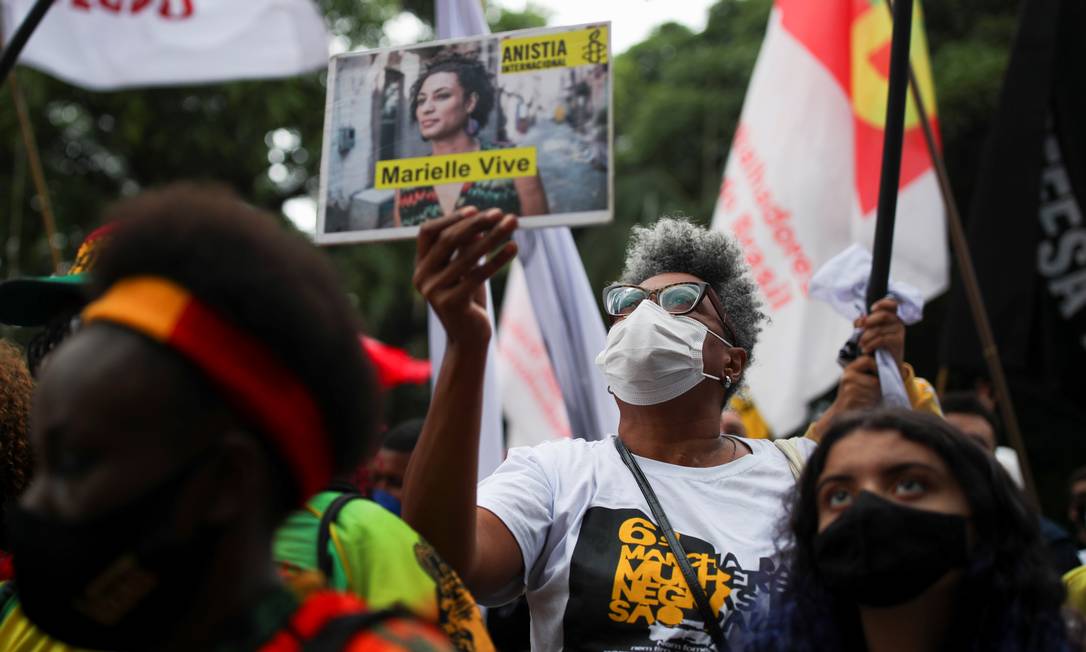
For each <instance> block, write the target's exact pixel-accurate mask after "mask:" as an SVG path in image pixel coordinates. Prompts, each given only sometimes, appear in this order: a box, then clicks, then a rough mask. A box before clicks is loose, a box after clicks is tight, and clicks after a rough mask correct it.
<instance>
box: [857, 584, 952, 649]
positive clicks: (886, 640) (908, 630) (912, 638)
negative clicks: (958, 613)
mask: <svg viewBox="0 0 1086 652" xmlns="http://www.w3.org/2000/svg"><path fill="white" fill-rule="evenodd" d="M944 579H946V578H944ZM953 594H954V592H953V591H952V590H950V588H949V587H947V586H945V585H944V582H942V581H940V582H939V583H938V584H936V585H935V586H933V587H932V588H931V589H929V590H927V591H925V592H924V593H923V594H921V595H920V596H919V597H917V598H914V599H913V600H910V601H909V602H906V603H905V604H902V605H898V606H896V607H885V608H878V609H877V608H874V607H860V623H861V624H862V626H863V632H864V639H866V641H867V649H868V651H869V652H899V651H900V652H934V651H935V650H939V649H941V648H942V647H943V643H944V642H945V638H946V634H947V631H948V629H949V628H950V623H951V618H952V616H953V615H954V600H953Z"/></svg>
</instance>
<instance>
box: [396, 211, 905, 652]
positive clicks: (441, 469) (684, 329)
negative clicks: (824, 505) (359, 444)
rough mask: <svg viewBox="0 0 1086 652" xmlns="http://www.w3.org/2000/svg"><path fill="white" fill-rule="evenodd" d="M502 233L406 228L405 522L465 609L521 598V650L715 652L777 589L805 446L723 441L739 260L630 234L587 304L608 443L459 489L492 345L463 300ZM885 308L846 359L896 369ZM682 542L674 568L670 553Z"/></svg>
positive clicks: (746, 331) (449, 221) (509, 251)
mask: <svg viewBox="0 0 1086 652" xmlns="http://www.w3.org/2000/svg"><path fill="white" fill-rule="evenodd" d="M516 226H517V220H516V217H515V216H513V215H508V214H506V215H503V214H502V213H501V212H500V211H498V210H489V211H482V212H480V211H478V210H475V209H472V208H464V209H460V210H458V211H457V212H456V213H454V214H452V215H449V216H446V217H442V218H439V219H436V220H431V221H429V222H427V223H425V224H423V225H422V227H421V228H420V230H419V238H418V255H417V258H416V267H415V275H414V280H415V285H416V287H418V288H419V290H420V292H421V293H422V294H423V296H424V297H426V299H427V301H428V302H429V303H430V305H431V306H432V307H433V310H434V312H435V313H436V314H437V316H438V318H439V319H441V322H442V324H443V325H444V327H445V332H446V333H447V334H448V346H447V348H446V350H445V357H444V359H443V361H442V367H441V373H440V374H439V375H438V381H437V385H436V387H435V391H434V396H433V400H432V401H431V403H430V410H429V413H428V414H427V417H426V422H425V425H424V426H423V431H422V435H421V437H420V439H419V443H418V446H417V447H416V449H415V453H414V455H413V456H412V459H411V464H410V466H409V468H408V471H407V476H406V477H405V484H404V510H403V513H404V519H405V520H406V521H407V522H408V523H409V524H411V525H412V526H414V527H415V528H416V529H417V530H418V531H419V532H420V534H422V535H423V536H425V537H426V539H427V540H428V541H430V542H431V543H432V544H433V545H434V547H435V549H437V550H438V551H439V552H440V553H441V555H442V556H443V557H444V558H445V559H446V560H447V561H448V562H449V564H450V565H451V566H453V567H454V568H455V569H456V570H457V571H458V572H459V573H460V574H461V576H462V577H463V578H464V582H465V583H466V584H468V586H469V587H471V589H472V592H473V594H474V595H475V596H476V597H477V598H479V599H480V601H481V602H482V603H484V604H490V605H498V604H501V603H503V602H506V601H508V600H510V599H512V598H514V597H516V596H517V595H518V594H520V593H522V592H527V596H528V604H529V607H530V609H531V615H532V649H533V650H558V649H563V648H564V649H567V650H568V649H577V650H585V651H597V652H602V651H604V650H608V651H611V652H615V651H620V650H622V651H626V652H629V651H632V650H652V649H674V650H678V649H682V650H687V651H690V652H712V650H721V649H725V648H726V647H727V645H726V644H725V643H724V641H723V638H724V637H725V636H726V635H731V634H732V633H733V632H735V631H736V630H742V629H744V628H745V627H746V625H747V623H748V622H750V618H751V617H752V616H754V615H755V613H754V607H755V605H756V604H758V601H759V600H760V599H762V597H763V595H764V594H766V592H767V591H768V589H769V588H770V587H771V586H774V585H775V584H777V583H779V582H780V580H781V578H780V577H779V575H778V568H777V562H776V561H775V560H774V554H775V551H776V537H777V523H778V522H779V521H780V520H781V519H782V518H783V517H784V514H785V506H786V504H787V500H786V498H787V496H788V495H790V492H791V491H792V490H793V488H794V487H795V483H796V477H797V476H798V475H799V467H800V466H802V465H803V463H804V461H805V459H806V458H807V457H808V456H809V455H810V454H811V453H812V452H813V451H814V449H815V444H816V442H815V441H814V440H813V439H810V438H803V439H798V440H788V443H774V442H772V441H770V440H767V439H760V440H759V439H745V438H741V437H732V436H723V435H721V433H720V429H719V423H720V409H721V406H722V405H724V404H725V403H726V402H727V400H728V399H729V398H730V397H731V396H732V395H733V394H734V392H735V391H736V389H737V387H738V386H739V385H740V384H741V383H742V381H743V376H744V374H745V372H746V369H747V366H748V364H749V361H750V360H751V357H752V356H753V355H754V350H755V348H756V344H757V340H758V333H759V330H760V328H761V322H762V319H763V315H762V312H761V309H760V307H759V299H758V294H757V293H758V289H757V286H756V285H755V284H754V282H753V281H752V280H751V279H750V277H749V272H748V268H747V263H746V261H745V258H744V256H743V252H742V250H741V249H740V248H739V247H738V246H737V245H736V244H735V243H734V242H732V241H731V240H730V239H729V238H728V237H727V236H726V235H725V234H723V233H720V232H717V231H710V230H708V229H705V228H703V227H699V226H697V225H695V224H692V223H690V222H687V221H683V220H676V219H668V218H663V219H660V220H659V221H657V222H656V224H654V225H652V226H651V227H636V228H635V229H634V230H633V232H632V237H631V242H630V246H629V250H628V252H627V256H626V269H625V271H624V272H623V275H622V282H621V283H616V284H613V285H611V286H608V287H607V288H605V289H604V292H603V295H602V296H603V307H604V309H605V310H606V312H607V314H608V315H609V316H610V317H611V318H612V326H611V329H610V332H609V334H608V336H607V344H606V348H605V349H604V351H602V352H601V353H600V355H599V357H598V358H597V359H596V363H597V364H598V365H599V366H600V367H601V370H602V372H603V375H604V377H605V378H606V380H607V383H608V385H609V386H610V390H611V392H612V393H613V394H614V395H615V399H616V401H617V403H618V409H619V415H620V416H619V423H618V432H617V433H616V434H617V436H607V437H606V438H604V439H601V440H599V441H591V442H590V441H586V440H583V439H566V440H560V441H553V442H546V443H544V444H540V445H539V446H536V447H534V448H515V449H512V450H510V451H509V455H508V457H507V458H506V460H505V462H504V463H503V464H502V465H501V466H500V467H499V468H498V470H497V471H495V472H494V473H493V474H492V475H491V476H490V477H488V478H486V479H485V480H483V481H482V483H480V484H478V486H476V477H477V463H478V461H477V458H478V447H479V423H480V418H481V416H480V415H481V412H482V400H483V391H482V387H483V375H484V369H485V367H486V355H487V347H488V344H489V339H490V332H491V330H490V328H491V327H490V322H489V321H488V317H487V312H486V308H485V300H484V299H483V298H482V297H481V296H480V289H481V284H482V283H483V281H484V280H485V279H487V278H488V277H489V276H491V275H492V274H494V273H495V272H496V271H497V270H498V269H499V268H500V267H501V266H502V265H504V264H505V263H506V262H508V261H509V260H510V259H511V258H512V257H513V256H514V255H515V253H516V244H515V243H511V242H507V240H508V239H509V237H510V236H511V235H512V233H513V232H514V230H515V229H516ZM488 254H490V255H489V257H488ZM483 258H486V261H485V262H482V263H479V261H480V260H481V259H483ZM888 304H889V305H886V304H884V307H879V308H878V309H877V310H875V311H874V313H873V314H872V315H870V316H869V320H868V321H867V322H866V325H865V327H864V332H865V336H866V337H865V339H864V341H863V344H862V346H864V347H865V349H866V348H868V347H870V348H886V349H888V350H890V351H891V352H894V355H895V357H897V355H903V353H904V339H905V328H904V326H903V325H902V324H901V322H900V320H898V319H897V317H896V315H895V313H894V308H895V306H893V303H892V302H888ZM845 393H846V392H842V395H843V394H845ZM650 496H651V498H650ZM661 515H663V516H666V522H667V523H668V525H666V526H665V525H664V523H665V520H664V519H663V518H661ZM672 539H674V542H672ZM680 539H681V543H682V546H683V551H684V552H685V554H682V553H680V554H675V553H673V552H672V551H673V550H676V549H678V545H677V544H678V543H679V541H680ZM678 560H682V563H680V562H679V561H678ZM694 587H697V588H696V590H695V588H694Z"/></svg>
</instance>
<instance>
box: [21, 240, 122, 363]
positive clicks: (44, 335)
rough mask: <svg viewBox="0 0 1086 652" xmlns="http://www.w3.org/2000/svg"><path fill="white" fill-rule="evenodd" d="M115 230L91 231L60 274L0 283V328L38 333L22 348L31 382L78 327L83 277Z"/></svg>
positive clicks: (84, 279)
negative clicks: (66, 268) (28, 329)
mask: <svg viewBox="0 0 1086 652" xmlns="http://www.w3.org/2000/svg"><path fill="white" fill-rule="evenodd" d="M116 226H117V225H116V224H112V223H111V224H106V225H104V226H100V227H98V228H97V229H95V230H93V231H91V233H90V235H88V236H87V237H86V238H85V239H84V240H83V244H81V245H80V246H79V250H78V251H77V252H76V255H75V260H74V261H73V262H72V265H71V267H69V268H68V271H67V272H66V273H64V274H54V275H52V276H29V277H24V278H16V279H11V280H8V281H4V282H2V283H0V324H7V325H9V326H23V327H30V328H39V329H40V330H39V331H38V332H37V333H35V335H34V336H33V337H32V338H31V340H30V343H29V344H28V345H27V348H26V358H27V364H28V366H29V367H30V373H31V374H33V376H34V377H35V378H36V377H37V376H38V374H39V373H40V371H41V369H42V366H43V363H44V362H45V361H46V359H47V358H48V357H49V354H50V353H51V352H52V351H53V350H54V349H56V348H57V346H59V345H60V343H61V342H63V341H64V340H65V338H67V337H68V336H69V335H71V333H72V332H73V330H74V328H75V327H76V326H77V325H78V322H79V320H78V315H79V311H80V310H82V309H83V305H84V304H85V303H86V296H85V295H84V292H85V285H86V283H87V278H88V277H87V273H88V272H89V271H90V269H91V268H92V267H93V266H94V262H95V260H97V258H98V254H99V252H100V251H101V250H102V246H103V245H104V244H105V243H106V242H108V241H109V239H110V237H111V236H112V234H113V232H114V230H115V228H116Z"/></svg>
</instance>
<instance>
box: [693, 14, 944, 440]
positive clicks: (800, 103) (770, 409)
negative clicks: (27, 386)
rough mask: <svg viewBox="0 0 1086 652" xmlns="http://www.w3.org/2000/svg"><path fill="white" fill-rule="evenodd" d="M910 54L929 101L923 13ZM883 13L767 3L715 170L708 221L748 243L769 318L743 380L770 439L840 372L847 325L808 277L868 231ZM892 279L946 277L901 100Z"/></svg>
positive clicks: (877, 149) (928, 192)
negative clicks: (760, 39) (728, 139)
mask: <svg viewBox="0 0 1086 652" xmlns="http://www.w3.org/2000/svg"><path fill="white" fill-rule="evenodd" d="M916 6H917V19H916V20H915V21H914V28H913V40H912V44H911V45H912V47H911V52H912V54H911V56H912V63H913V67H914V68H915V70H916V74H917V78H918V79H919V81H920V87H921V91H922V94H923V96H924V98H925V106H926V108H928V110H929V112H931V113H932V114H934V109H935V102H934V88H933V85H932V82H931V69H930V65H929V63H928V57H927V44H926V42H925V37H924V30H923V24H922V21H921V20H920V19H919V13H920V11H919V3H918V4H917V5H916ZM891 27H892V23H891V18H890V13H889V11H887V8H886V5H885V3H882V2H871V1H870V0H818V2H811V1H810V0H776V2H775V3H774V9H773V12H772V14H771V16H770V19H769V27H768V30H767V32H766V37H765V41H764V43H763V44H762V51H761V53H760V54H759V56H758V63H757V64H756V66H755V68H754V74H753V76H752V77H751V81H750V87H749V88H748V90H747V97H746V100H745V103H744V105H743V113H742V116H741V118H740V123H739V125H738V127H737V129H736V133H735V136H734V139H733V141H732V149H731V154H730V155H729V157H728V164H727V167H726V169H725V171H724V181H723V184H722V187H721V192H720V198H719V200H718V202H717V206H716V212H715V214H714V216H713V227H714V228H716V229H719V230H721V231H723V232H725V233H727V234H729V235H730V236H732V237H734V238H735V239H736V240H737V241H738V243H739V244H740V245H741V247H742V248H743V251H744V253H745V255H746V260H747V262H748V263H749V265H750V267H751V269H752V272H753V276H754V279H755V281H756V282H757V284H758V286H759V288H760V289H761V292H762V295H763V299H764V300H765V306H766V312H767V313H768V314H769V317H770V318H771V320H772V321H771V323H770V324H769V325H768V326H767V327H766V329H765V330H764V331H763V333H762V337H761V339H760V341H759V344H758V348H757V351H756V353H755V358H756V359H755V361H754V364H753V366H752V367H751V369H750V371H749V372H748V373H747V374H746V380H747V382H748V383H749V385H750V389H751V394H752V395H753V399H754V402H755V404H756V405H757V407H758V409H759V410H760V411H761V412H762V414H763V416H764V417H765V419H766V420H767V421H768V422H769V424H770V426H771V427H772V428H773V430H774V431H775V432H776V433H777V434H784V433H786V432H788V431H790V430H792V429H794V428H796V427H798V426H800V425H802V420H803V417H804V415H805V404H806V402H807V401H809V400H810V399H812V398H814V397H816V396H818V395H819V394H821V393H823V392H825V391H826V390H828V389H829V388H831V387H832V386H833V385H834V383H836V382H837V380H838V378H839V377H840V373H841V370H840V368H839V367H838V366H837V363H836V357H837V351H838V349H839V348H840V347H841V345H842V344H843V343H844V342H845V340H846V339H847V338H848V336H849V334H850V333H851V331H852V325H851V324H850V323H849V322H848V321H847V320H846V319H843V318H842V317H840V316H839V315H837V314H835V313H834V312H833V310H831V309H830V308H829V306H827V305H825V304H822V303H821V302H817V301H811V300H809V299H808V297H807V285H808V282H809V281H810V279H811V276H812V274H813V273H814V272H815V270H817V269H818V268H819V267H821V266H822V264H823V263H825V262H826V261H827V260H829V259H830V258H832V257H833V256H835V255H836V254H838V253H840V252H842V251H843V250H844V249H845V248H847V247H848V246H849V245H851V244H853V243H860V244H862V245H864V246H866V247H868V248H870V247H871V243H872V240H873V234H874V227H875V204H876V199H877V196H878V183H879V172H880V161H881V157H882V138H883V125H884V123H885V113H886V94H887V88H888V84H887V69H888V60H889V50H890V35H891ZM901 170H902V174H901V185H900V188H901V191H900V195H899V197H898V208H897V225H896V230H895V237H894V252H893V262H892V267H891V276H892V277H893V278H895V279H897V280H900V281H902V282H905V283H908V284H910V285H912V286H914V287H916V288H917V289H919V290H920V292H921V293H922V294H923V296H924V297H925V298H931V297H932V296H934V295H936V294H938V293H940V292H942V291H943V290H944V289H945V288H946V285H947V246H946V229H945V225H944V213H943V204H942V201H941V199H940V196H939V189H938V185H937V182H936V179H935V173H934V171H933V169H932V165H931V157H930V155H929V154H928V152H927V149H926V147H925V144H924V140H923V133H922V131H921V128H920V125H919V120H918V116H917V112H916V107H915V105H914V104H913V102H912V99H911V97H910V101H909V105H908V111H907V115H906V124H905V140H904V152H903V156H902V168H901Z"/></svg>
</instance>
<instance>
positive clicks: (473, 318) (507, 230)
mask: <svg viewBox="0 0 1086 652" xmlns="http://www.w3.org/2000/svg"><path fill="white" fill-rule="evenodd" d="M516 228H517V217H516V216H515V215H512V214H504V215H503V214H502V212H501V211H500V210H498V209H496V208H495V209H490V210H488V211H483V212H480V211H479V210H478V209H476V208H475V207H471V206H469V207H466V208H461V209H459V210H457V211H455V212H454V213H452V214H450V215H446V216H445V217H442V218H439V219H436V220H430V221H429V222H426V223H425V224H423V225H422V227H421V228H420V229H419V235H418V243H417V250H416V254H415V275H414V283H415V287H416V288H418V291H419V292H420V293H421V294H422V296H423V297H425V298H426V301H427V302H429V304H430V305H431V306H433V309H434V312H435V313H436V314H437V316H438V319H440V320H441V324H442V326H444V327H445V333H446V336H447V337H448V342H449V344H450V345H454V344H486V342H488V341H489V339H490V335H491V332H490V320H489V319H488V317H487V312H486V303H485V302H486V297H485V294H484V291H483V284H484V283H485V282H486V280H487V279H489V278H490V277H491V276H493V275H494V274H495V273H496V272H497V271H498V270H499V269H501V268H502V266H504V265H505V264H506V263H508V262H509V261H510V260H512V259H513V256H515V255H516V253H517V245H516V243H514V242H512V241H510V240H509V237H510V236H511V235H512V233H513V231H514V230H515V229H516ZM487 256H489V258H487ZM484 259H485V260H484Z"/></svg>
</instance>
